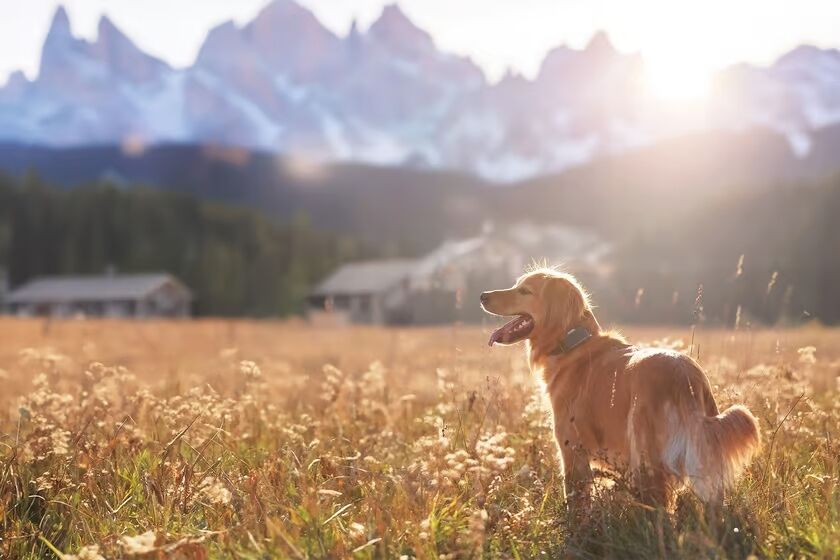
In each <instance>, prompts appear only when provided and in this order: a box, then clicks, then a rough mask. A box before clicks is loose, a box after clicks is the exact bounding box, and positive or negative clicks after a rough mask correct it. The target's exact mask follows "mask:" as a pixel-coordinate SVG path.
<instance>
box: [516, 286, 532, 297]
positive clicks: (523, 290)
mask: <svg viewBox="0 0 840 560" xmlns="http://www.w3.org/2000/svg"><path fill="white" fill-rule="evenodd" d="M516 291H517V292H519V293H520V294H522V295H523V296H529V295H531V290H529V289H528V288H526V287H525V286H522V287H521V288H519V289H518V290H516Z"/></svg>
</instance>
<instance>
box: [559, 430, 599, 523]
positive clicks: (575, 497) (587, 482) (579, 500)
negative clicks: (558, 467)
mask: <svg viewBox="0 0 840 560" xmlns="http://www.w3.org/2000/svg"><path fill="white" fill-rule="evenodd" d="M560 452H561V454H562V455H563V486H564V489H565V492H566V504H567V506H568V508H569V510H570V512H573V513H585V512H586V511H587V510H588V507H589V503H590V499H591V492H592V480H593V476H592V467H591V466H590V464H589V460H590V457H589V453H587V451H586V450H585V449H584V448H583V447H582V446H581V445H580V444H577V443H573V442H570V441H569V440H564V441H563V443H562V444H561V446H560Z"/></svg>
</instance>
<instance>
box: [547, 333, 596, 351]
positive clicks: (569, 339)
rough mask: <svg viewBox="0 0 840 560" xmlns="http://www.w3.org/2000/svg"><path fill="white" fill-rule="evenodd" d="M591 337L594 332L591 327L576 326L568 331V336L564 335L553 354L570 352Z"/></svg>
mask: <svg viewBox="0 0 840 560" xmlns="http://www.w3.org/2000/svg"><path fill="white" fill-rule="evenodd" d="M590 338H592V333H591V332H589V329H587V328H586V327H575V328H573V329H572V330H570V331H569V332H567V333H566V336H564V337H563V340H561V341H560V344H558V345H557V348H555V349H554V351H553V352H552V353H551V355H552V356H553V355H555V354H568V353H569V352H571V351H572V350H574V349H575V348H577V347H578V346H580V345H581V344H583V343H584V342H586V341H587V340H589V339H590Z"/></svg>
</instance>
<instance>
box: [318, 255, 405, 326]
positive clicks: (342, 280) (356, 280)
mask: <svg viewBox="0 0 840 560" xmlns="http://www.w3.org/2000/svg"><path fill="white" fill-rule="evenodd" d="M415 266H416V261H414V260H411V259H392V260H382V261H363V262H355V263H350V264H346V265H344V266H342V267H341V268H339V269H338V270H337V271H335V272H334V273H333V274H332V275H330V276H329V277H328V278H327V279H326V280H324V281H323V282H321V283H320V284H319V285H318V286H317V287H316V288H315V289H314V290H312V292H311V293H310V295H309V306H310V317H313V316H317V315H318V313H319V312H322V311H323V312H325V313H328V314H330V315H333V316H338V317H341V318H342V319H344V320H347V321H349V322H352V323H371V324H382V323H400V322H404V321H405V317H404V316H403V315H404V314H405V313H404V309H405V303H406V297H407V294H408V281H409V278H410V276H411V272H412V271H413V270H414V267H415Z"/></svg>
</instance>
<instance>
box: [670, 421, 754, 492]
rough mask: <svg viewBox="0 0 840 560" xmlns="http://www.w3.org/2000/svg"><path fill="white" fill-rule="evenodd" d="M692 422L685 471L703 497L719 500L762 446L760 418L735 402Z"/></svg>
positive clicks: (689, 482)
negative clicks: (723, 409)
mask: <svg viewBox="0 0 840 560" xmlns="http://www.w3.org/2000/svg"><path fill="white" fill-rule="evenodd" d="M693 424H694V425H693V426H692V427H691V428H689V432H690V434H691V435H690V437H689V438H687V439H688V441H686V442H685V443H686V446H685V463H684V474H685V476H686V478H687V482H688V484H689V485H690V486H691V488H692V489H693V490H694V492H695V493H696V494H697V495H698V497H699V498H700V499H702V500H703V501H706V502H708V501H710V500H714V499H720V498H722V496H723V491H724V489H726V488H728V487H731V486H732V485H733V484H734V483H735V480H736V479H737V478H738V476H739V475H740V474H741V473H742V472H743V470H744V468H745V467H746V466H747V465H748V464H749V463H750V461H751V460H752V458H753V457H754V456H755V454H756V453H757V452H758V449H759V447H760V446H761V433H760V432H759V428H758V421H757V420H756V418H755V416H753V415H752V413H751V412H750V411H749V410H747V408H746V407H743V406H740V405H736V406H732V407H730V408H728V409H727V410H725V411H723V412H722V413H720V414H718V415H717V416H701V415H697V416H695V417H694V422H693ZM692 428H693V429H692Z"/></svg>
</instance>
